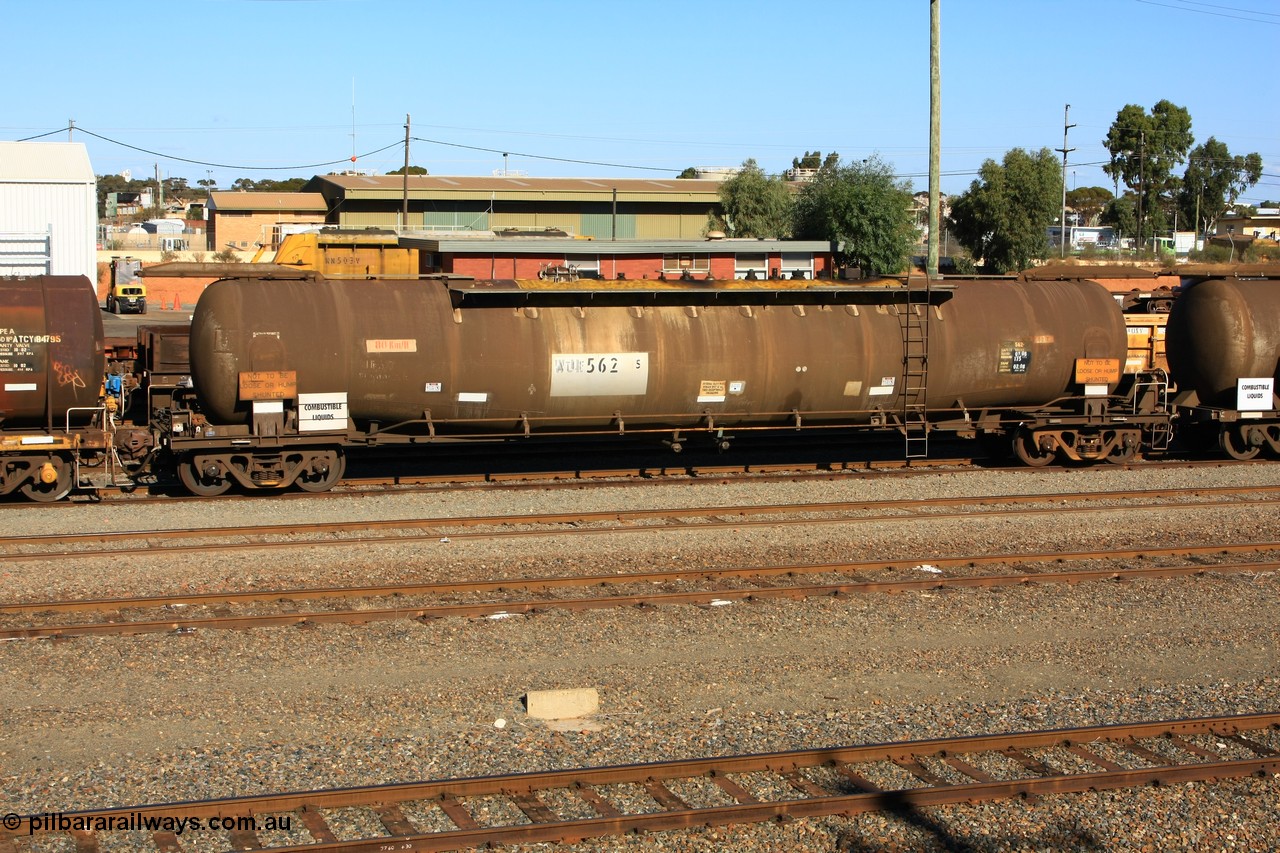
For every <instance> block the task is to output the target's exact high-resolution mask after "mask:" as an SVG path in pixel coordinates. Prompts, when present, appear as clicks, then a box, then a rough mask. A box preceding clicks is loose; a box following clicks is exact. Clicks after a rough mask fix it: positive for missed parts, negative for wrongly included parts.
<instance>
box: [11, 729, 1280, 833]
mask: <svg viewBox="0 0 1280 853" xmlns="http://www.w3.org/2000/svg"><path fill="white" fill-rule="evenodd" d="M1250 776H1254V777H1276V776H1280V714H1252V715H1242V716H1227V717H1205V718H1195V719H1182V720H1173V721H1159V722H1141V723H1126V724H1120V725H1110V726H1092V727H1087V728H1073V729H1050V730H1045V731H1034V732H1014V733H1004V734H992V735H976V736H969V737H958V738H943V739H933V740H918V741H905V742H899V743H883V744H874V745H867V746H843V747H829V748H819V749H806V750H799V751H790V752H777V753H768V754H755V755H739V756H721V757H713V758H698V759H685V760H679V761H666V762H657V763H648V764H632V765H620V766H608V767H587V768H581V769H573V770H556V771H545V772H535V773H519V774H509V775H496V776H485V777H476V778H463V779H445V780H434V781H423V782H412V783H403V784H390V785H379V786H373V787H362V788H345V789H331V790H316V791H302V792H295V793H286V794H273V795H262V796H253V797H241V798H235V799H219V800H206V801H199V802H183V803H166V804H152V805H139V806H126V807H121V808H114V809H107V810H99V811H78V812H62V813H57V814H52V815H50V814H44V815H27V816H19V815H16V814H14V815H9V816H6V818H5V828H4V829H0V853H19V851H20V849H22V847H20V845H23V846H25V838H26V837H28V836H31V837H34V838H35V839H37V840H39V841H49V840H54V839H61V838H67V839H69V840H70V842H71V843H73V844H74V845H75V849H76V850H77V851H85V853H89V852H90V851H98V850H100V849H103V848H104V847H105V846H107V845H108V844H109V843H111V842H112V841H115V840H117V839H119V838H121V837H124V838H132V839H134V840H135V841H136V842H139V844H138V845H137V847H136V848H135V849H140V847H141V844H140V843H141V842H146V843H148V844H149V846H150V848H151V849H154V850H158V851H166V853H167V851H180V850H182V849H184V844H183V840H181V839H180V833H179V831H178V829H179V828H180V829H181V830H182V833H183V834H185V833H191V834H192V835H195V836H197V837H199V836H202V835H205V836H208V835H212V836H213V837H214V838H215V839H222V840H224V842H225V843H224V846H230V847H231V848H232V849H237V850H275V851H304V850H305V851H323V850H344V851H390V850H397V851H399V850H417V851H426V850H458V849H463V848H470V847H483V846H501V845H507V844H530V843H538V842H544V843H545V842H553V843H554V842H574V841H581V840H584V839H591V838H600V837H605V836H612V835H621V834H625V833H636V832H648V833H652V832H665V831H673V830H681V829H688V828H701V827H711V826H723V825H729V824H746V823H760V822H764V821H771V820H782V819H789V818H806V817H817V816H824V815H844V816H852V815H857V814H861V813H866V812H873V811H893V812H896V813H899V814H912V813H919V812H920V811H921V810H923V809H932V808H937V807H940V806H946V805H949V804H958V803H981V802H990V801H996V800H1007V799H1010V798H1024V799H1025V800H1026V802H1027V804H1028V807H1033V806H1034V804H1035V803H1036V801H1037V800H1038V799H1039V798H1042V797H1046V796H1060V795H1064V794H1071V793H1081V792H1090V791H1101V790H1112V789H1125V788H1139V787H1143V786H1152V785H1178V784H1182V783H1186V782H1192V781H1210V782H1212V781H1216V780H1223V779H1236V778H1243V777H1250ZM193 821H198V822H199V823H198V824H196V823H192V822H193ZM117 828H119V829H117ZM121 830H123V831H121ZM188 837H189V836H188Z"/></svg>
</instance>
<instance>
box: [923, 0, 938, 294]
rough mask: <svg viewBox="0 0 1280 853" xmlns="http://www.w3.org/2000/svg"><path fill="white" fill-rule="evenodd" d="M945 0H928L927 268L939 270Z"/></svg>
mask: <svg viewBox="0 0 1280 853" xmlns="http://www.w3.org/2000/svg"><path fill="white" fill-rule="evenodd" d="M941 3H942V0H929V259H928V265H927V266H926V268H925V272H926V273H927V274H928V275H929V276H930V277H934V276H937V274H938V231H939V230H940V229H941V227H942V204H941V198H940V195H939V184H940V183H941V182H942V46H941V40H942V10H941V8H940V6H941Z"/></svg>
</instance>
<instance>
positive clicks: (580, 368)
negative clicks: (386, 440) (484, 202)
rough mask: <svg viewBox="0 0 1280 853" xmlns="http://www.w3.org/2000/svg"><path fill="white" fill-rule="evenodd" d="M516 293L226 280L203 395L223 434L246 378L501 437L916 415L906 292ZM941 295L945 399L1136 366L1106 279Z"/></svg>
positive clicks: (196, 346) (938, 336)
mask: <svg viewBox="0 0 1280 853" xmlns="http://www.w3.org/2000/svg"><path fill="white" fill-rule="evenodd" d="M504 284H505V285H506V290H505V291H503V292H504V293H505V294H506V296H505V297H504V299H505V301H502V300H499V301H492V300H491V301H489V302H486V300H485V298H484V296H483V294H481V295H478V296H473V295H468V294H462V293H459V292H458V291H450V290H449V289H448V288H446V286H444V285H443V284H441V283H439V282H412V281H403V282H402V281H361V282H356V281H333V280H320V281H315V282H300V281H255V280H228V281H222V282H218V283H215V284H213V285H211V286H210V287H209V288H207V289H206V290H205V292H204V294H203V295H202V297H201V299H200V302H199V305H198V306H197V308H196V312H195V316H194V318H193V322H192V330H191V360H192V374H193V379H194V381H195V384H196V389H197V392H198V393H199V395H200V399H201V401H202V403H203V405H204V406H205V410H206V413H207V414H208V415H209V417H210V418H211V420H213V421H214V422H215V423H241V422H244V421H246V419H247V417H248V412H249V409H250V405H251V404H250V403H248V402H246V401H244V400H242V399H241V395H240V387H239V378H240V376H241V374H243V373H251V372H265V371H293V372H295V373H296V390H297V393H299V394H324V393H345V394H346V395H347V402H348V406H349V414H350V416H351V417H352V418H353V419H354V420H356V421H357V422H361V423H367V422H368V421H371V420H376V421H381V422H383V423H384V424H389V423H394V422H397V421H401V420H409V419H415V418H422V417H423V415H424V412H427V411H429V412H430V413H431V418H432V420H433V421H436V422H440V421H445V420H451V419H463V420H471V419H481V418H494V419H500V420H499V421H495V422H494V424H493V425H492V428H493V429H495V430H499V429H501V430H504V431H510V430H511V429H512V425H513V424H515V423H519V422H521V421H522V420H524V419H527V421H528V422H529V423H530V425H531V429H533V430H539V429H544V430H553V429H571V428H574V427H578V426H584V425H592V426H595V427H599V426H601V424H602V423H607V422H609V420H610V419H611V418H613V417H615V416H617V417H620V418H621V419H622V420H623V421H624V422H625V424H626V426H627V427H646V426H647V427H654V426H689V425H690V424H692V423H697V422H698V421H699V419H701V418H702V417H703V416H705V415H708V414H710V415H712V416H713V417H714V418H715V423H716V424H717V425H724V426H733V425H776V426H784V425H786V424H788V423H790V422H791V418H792V415H791V413H792V412H798V413H800V414H801V415H802V416H804V422H805V423H806V424H810V423H822V422H823V421H829V422H833V423H834V422H840V423H856V422H864V421H867V420H869V419H870V418H871V413H872V411H873V410H874V409H876V408H882V409H887V410H894V409H897V408H900V407H901V387H902V385H903V352H904V343H903V338H904V333H903V323H902V320H903V318H902V317H901V316H900V313H901V312H903V311H906V310H908V308H907V307H906V306H904V305H901V304H895V300H898V299H900V298H901V289H900V288H899V289H898V291H899V293H898V294H897V295H895V294H894V293H893V291H892V290H886V289H880V292H879V293H878V294H875V295H868V293H867V292H866V291H864V292H863V293H861V294H856V295H851V294H853V291H854V290H856V289H855V288H844V289H843V290H840V289H838V288H835V289H832V290H830V291H829V293H836V294H839V295H835V296H831V295H827V296H824V295H822V290H823V289H822V288H821V287H815V288H813V289H812V290H811V291H809V292H808V293H803V292H797V294H796V296H795V297H794V302H790V301H788V300H789V299H791V297H790V296H786V295H784V296H783V297H781V299H782V302H781V303H780V302H779V301H778V297H777V294H776V293H774V292H772V291H761V293H760V294H759V295H757V294H755V293H753V292H751V291H741V290H740V291H736V292H734V293H733V294H732V295H731V296H730V295H724V296H722V297H719V296H717V295H716V294H711V295H708V293H707V292H706V291H702V292H690V293H689V295H682V294H681V293H680V292H679V291H665V292H663V293H661V294H655V293H653V292H633V293H627V294H620V293H619V292H617V291H611V292H609V296H608V299H607V300H606V299H603V298H601V297H600V296H598V295H597V296H592V294H585V295H584V294H581V293H575V294H558V295H557V294H547V293H539V292H537V291H533V290H528V291H524V290H520V289H519V288H517V286H516V285H515V284H514V283H511V282H508V283H504ZM603 292H604V291H603V290H602V291H599V293H603ZM935 297H936V298H939V299H940V303H939V304H938V305H937V307H936V308H929V309H921V310H930V311H932V312H933V313H932V315H931V317H930V343H929V347H930V352H929V373H928V397H927V400H928V404H929V405H930V406H932V407H937V408H947V407H952V406H955V405H957V404H963V405H964V406H967V407H969V408H978V407H983V406H1010V405H1032V404H1037V403H1044V402H1048V401H1050V400H1053V399H1055V398H1057V397H1060V396H1062V395H1063V394H1066V393H1071V391H1072V390H1073V389H1074V388H1075V386H1074V385H1073V380H1074V364H1075V359H1076V358H1084V357H1088V358H1111V359H1116V360H1118V361H1119V363H1123V360H1124V357H1125V352H1126V346H1127V339H1126V335H1125V326H1124V322H1123V319H1122V316H1121V314H1120V311H1119V308H1118V306H1117V305H1116V304H1115V301H1114V300H1113V299H1112V297H1111V296H1110V294H1108V293H1107V292H1106V290H1105V289H1103V288H1101V287H1099V286H1098V285H1096V284H1092V283H1089V282H1078V281H1077V282H1062V281H1051V282H1033V283H1023V282H1012V281H973V282H964V283H962V284H960V285H959V286H958V287H957V288H956V289H955V290H954V291H953V292H947V293H937V294H935ZM557 299H558V304H551V303H552V302H556V301H557ZM824 300H825V301H824ZM606 301H609V302H610V304H599V303H601V302H606ZM730 301H732V304H725V303H726V302H730ZM566 302H570V303H574V304H566ZM620 302H621V303H622V304H619V303H620ZM877 302H878V303H879V304H876V303H877ZM456 306H462V307H456ZM851 413H857V414H851ZM476 428H477V427H476V426H475V425H468V427H467V429H468V430H469V431H472V430H474V429H476ZM441 429H443V430H445V431H447V429H448V425H447V424H445V425H442V427H441Z"/></svg>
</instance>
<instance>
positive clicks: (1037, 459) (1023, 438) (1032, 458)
mask: <svg viewBox="0 0 1280 853" xmlns="http://www.w3.org/2000/svg"><path fill="white" fill-rule="evenodd" d="M1013 453H1014V455H1015V456H1017V457H1018V458H1019V459H1021V460H1022V461H1023V463H1024V464H1026V465H1030V466H1031V467H1032V468H1043V467H1044V466H1046V465H1048V464H1049V463H1050V462H1052V461H1053V460H1054V457H1056V456H1057V455H1058V452H1057V451H1056V450H1042V449H1041V448H1040V441H1039V439H1038V438H1036V434H1035V433H1034V432H1032V431H1031V430H1029V429H1027V428H1026V427H1023V428H1021V429H1019V430H1018V431H1017V432H1016V433H1014V436H1013Z"/></svg>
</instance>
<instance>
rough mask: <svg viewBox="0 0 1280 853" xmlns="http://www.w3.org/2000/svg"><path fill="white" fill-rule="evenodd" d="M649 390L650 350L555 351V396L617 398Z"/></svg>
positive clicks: (552, 391) (553, 359)
mask: <svg viewBox="0 0 1280 853" xmlns="http://www.w3.org/2000/svg"><path fill="white" fill-rule="evenodd" d="M648 390H649V353H647V352H582V353H552V355H551V396H552V397H613V396H617V395H623V394H631V395H634V394H644V393H645V392H646V391H648Z"/></svg>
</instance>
